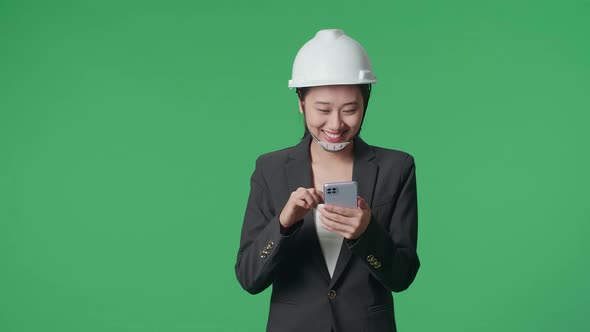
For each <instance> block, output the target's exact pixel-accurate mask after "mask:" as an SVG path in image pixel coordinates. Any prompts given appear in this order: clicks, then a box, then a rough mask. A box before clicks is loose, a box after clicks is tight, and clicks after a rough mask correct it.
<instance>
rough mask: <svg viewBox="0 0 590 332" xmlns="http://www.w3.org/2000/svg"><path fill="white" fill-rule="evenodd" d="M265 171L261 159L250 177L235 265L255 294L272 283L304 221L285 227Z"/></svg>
mask: <svg viewBox="0 0 590 332" xmlns="http://www.w3.org/2000/svg"><path fill="white" fill-rule="evenodd" d="M263 174H264V171H263V167H262V162H261V161H260V158H259V159H258V160H257V161H256V168H255V170H254V173H253V174H252V178H251V180H250V196H249V198H248V204H247V206H246V213H245V215H244V223H243V225H242V234H241V239H240V248H239V251H238V256H237V261H236V266H235V270H236V277H237V278H238V281H239V283H240V285H241V286H242V288H244V289H245V290H246V291H247V292H249V293H251V294H257V293H260V292H262V291H263V290H265V289H266V288H267V287H268V286H270V284H272V282H273V272H274V270H275V269H276V267H277V266H278V264H279V262H280V261H281V259H282V257H283V256H284V251H285V250H286V245H287V244H288V242H289V240H290V239H291V238H292V236H293V235H294V234H295V233H297V231H298V230H299V228H300V227H301V224H302V222H301V221H300V222H298V223H297V224H296V225H294V226H292V227H291V228H289V229H288V231H286V230H285V229H282V227H281V225H280V223H279V214H280V211H275V210H274V209H273V207H272V201H271V196H270V192H269V187H268V185H267V184H266V181H265V180H264V176H263ZM281 208H282V207H281Z"/></svg>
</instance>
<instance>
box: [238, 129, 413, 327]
mask: <svg viewBox="0 0 590 332" xmlns="http://www.w3.org/2000/svg"><path fill="white" fill-rule="evenodd" d="M310 143H311V138H310V136H309V135H306V136H305V137H304V138H303V139H302V141H301V142H300V143H299V144H298V145H296V146H294V147H291V148H288V149H284V150H280V151H276V152H272V153H268V154H265V155H262V156H260V157H259V158H258V159H257V161H256V169H255V170H254V173H253V174H252V178H251V188H250V196H249V199H248V205H247V207H246V213H245V217H244V224H243V227H242V235H241V241H240V248H239V252H238V256H237V262H236V266H235V269H236V276H237V278H238V281H239V282H240V284H241V285H242V287H243V288H244V289H245V290H246V291H248V292H249V293H252V294H256V293H259V292H261V291H263V290H265V289H266V288H267V287H268V286H270V285H271V284H272V285H273V287H272V295H271V303H270V313H269V318H268V324H267V330H268V331H305V332H312V331H318V332H328V331H331V330H332V329H333V330H334V331H337V332H341V331H342V332H344V331H354V332H358V331H379V332H384V331H395V330H396V329H395V319H394V310H393V297H392V293H391V292H392V291H394V292H399V291H402V290H404V289H406V288H408V286H410V284H411V283H412V281H413V280H414V277H415V276H416V273H417V271H418V268H419V266H420V262H419V260H418V255H417V252H416V244H417V227H418V214H417V199H416V177H415V166H414V159H413V158H412V156H410V155H409V154H407V153H405V152H401V151H396V150H389V149H383V148H378V147H374V146H370V145H367V144H366V143H365V142H364V141H363V140H361V139H360V138H356V139H355V141H354V146H353V148H354V164H353V176H352V177H353V180H354V181H356V182H357V183H358V193H359V195H360V196H361V197H363V198H364V199H365V200H366V201H367V202H368V204H369V206H370V207H371V221H370V222H369V225H368V227H367V229H366V231H365V233H363V234H362V235H361V236H360V238H359V239H357V240H356V241H354V240H346V239H345V240H344V241H343V243H342V247H341V249H340V256H339V257H338V261H337V263H336V268H335V270H334V274H333V277H332V278H330V275H329V273H328V269H327V267H326V263H325V260H324V258H323V254H322V251H321V248H320V244H319V240H318V237H317V233H316V229H315V223H314V220H313V218H314V216H313V213H312V212H311V211H310V212H309V213H307V214H306V216H305V218H304V220H302V221H301V222H299V223H298V224H297V225H296V226H293V227H295V228H293V229H291V228H290V229H289V234H285V232H284V231H283V232H281V227H280V224H279V220H278V217H279V214H280V213H281V211H282V209H283V207H284V205H285V203H286V202H287V200H288V199H289V195H290V194H291V192H293V191H295V190H296V189H297V188H298V187H305V188H310V187H312V174H311V161H310V156H309V144H310Z"/></svg>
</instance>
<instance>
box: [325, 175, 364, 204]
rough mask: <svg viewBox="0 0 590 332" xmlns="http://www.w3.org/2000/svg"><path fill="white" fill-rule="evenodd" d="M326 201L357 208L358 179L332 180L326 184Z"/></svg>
mask: <svg viewBox="0 0 590 332" xmlns="http://www.w3.org/2000/svg"><path fill="white" fill-rule="evenodd" d="M324 203H325V204H330V205H337V206H343V207H349V208H356V207H357V204H356V203H357V185H356V181H347V182H332V183H326V184H324Z"/></svg>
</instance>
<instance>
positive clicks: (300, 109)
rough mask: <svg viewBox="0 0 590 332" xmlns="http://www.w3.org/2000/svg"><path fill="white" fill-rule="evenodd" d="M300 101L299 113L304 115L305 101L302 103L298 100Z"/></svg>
mask: <svg viewBox="0 0 590 332" xmlns="http://www.w3.org/2000/svg"><path fill="white" fill-rule="evenodd" d="M298 100H299V113H301V114H303V107H304V105H303V101H301V99H298Z"/></svg>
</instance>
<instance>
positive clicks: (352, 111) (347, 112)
mask: <svg viewBox="0 0 590 332" xmlns="http://www.w3.org/2000/svg"><path fill="white" fill-rule="evenodd" d="M342 112H344V113H346V114H354V113H355V112H356V108H353V109H351V110H344V111H342Z"/></svg>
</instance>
